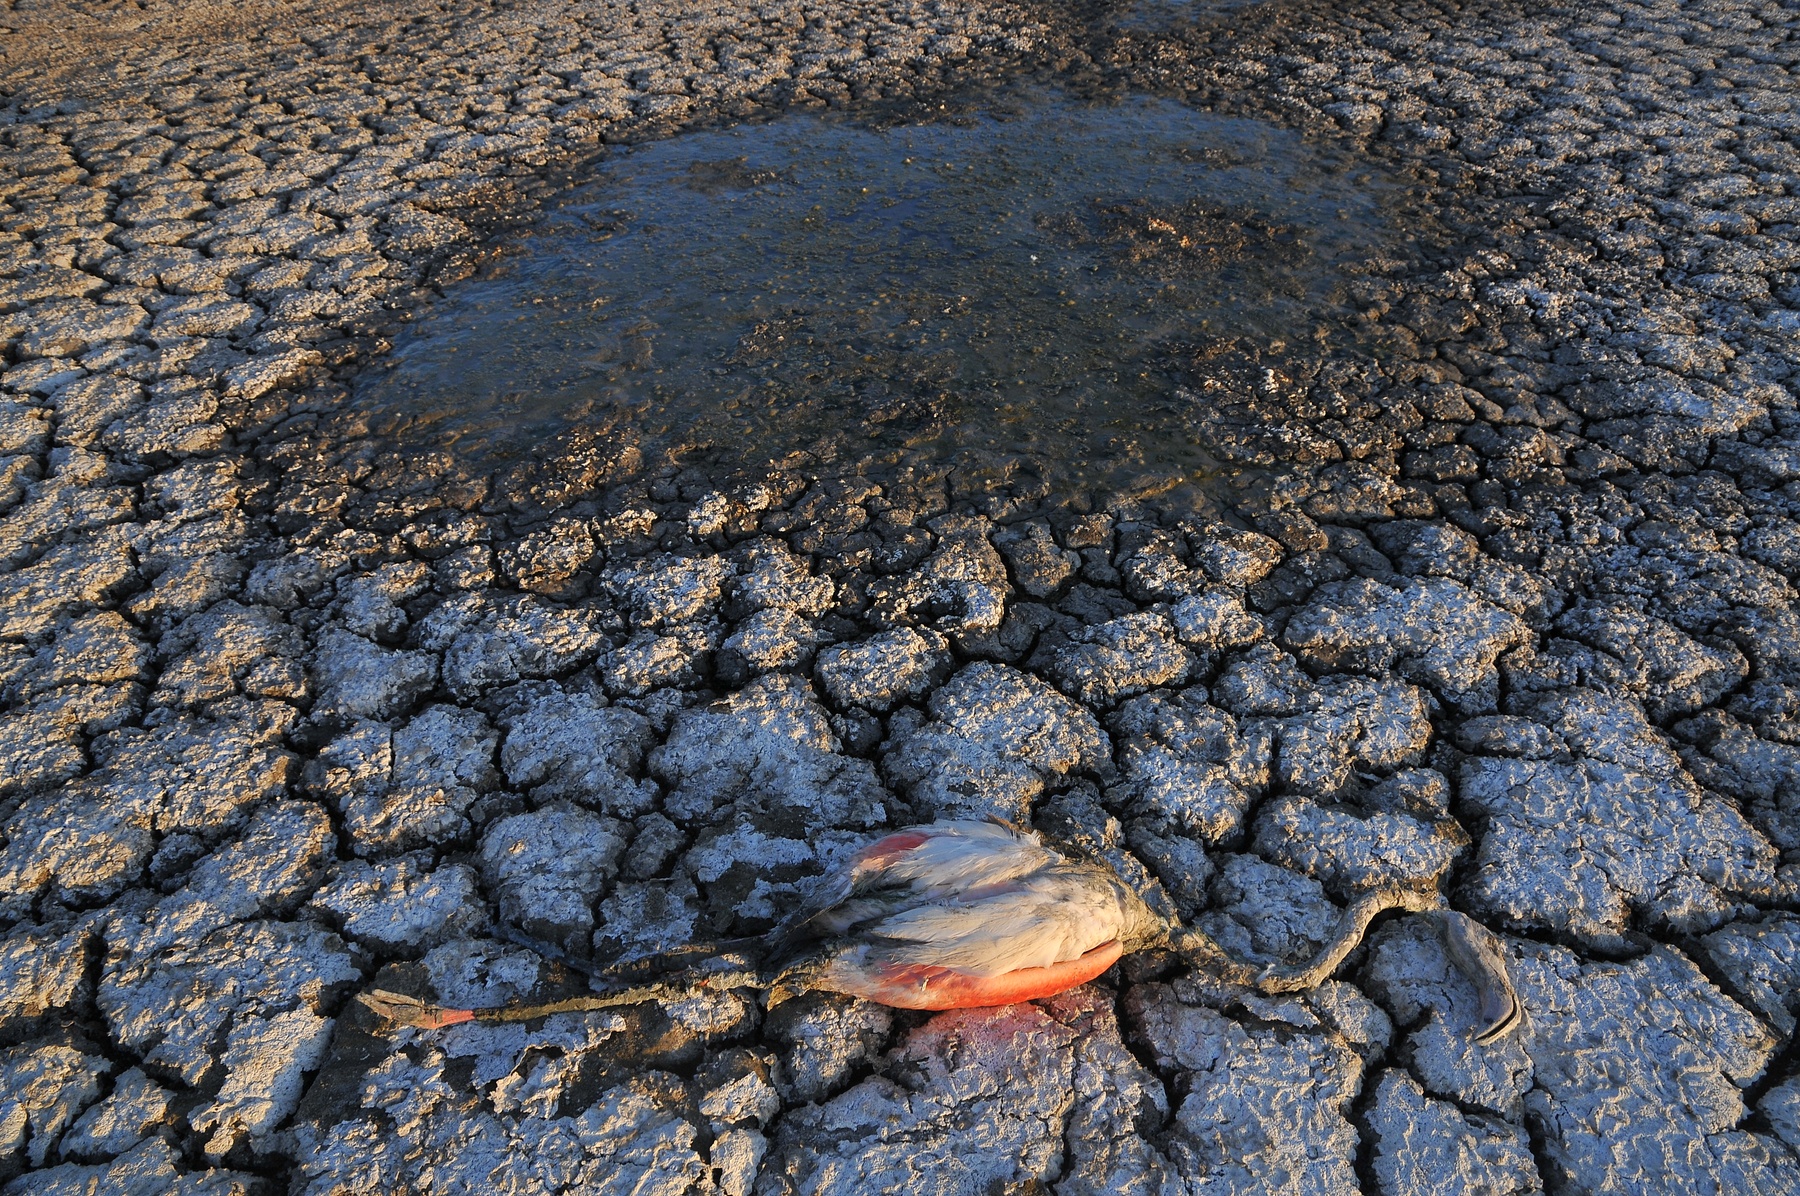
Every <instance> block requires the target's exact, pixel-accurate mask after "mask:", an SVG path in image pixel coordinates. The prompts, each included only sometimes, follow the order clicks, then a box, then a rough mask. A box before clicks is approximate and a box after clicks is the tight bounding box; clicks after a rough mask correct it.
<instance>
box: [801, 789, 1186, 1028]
mask: <svg viewBox="0 0 1800 1196" xmlns="http://www.w3.org/2000/svg"><path fill="white" fill-rule="evenodd" d="M1161 933H1163V926H1162V923H1161V922H1160V921H1158V920H1157V919H1156V918H1155V917H1154V915H1152V914H1151V913H1150V911H1149V910H1148V908H1146V907H1145V905H1144V903H1143V901H1142V899H1140V898H1139V897H1138V895H1137V894H1136V893H1134V892H1132V891H1131V890H1130V889H1129V888H1128V887H1126V885H1125V884H1124V883H1123V882H1122V881H1121V880H1120V879H1119V876H1118V874H1117V873H1116V872H1114V871H1113V870H1112V869H1111V868H1108V867H1106V866H1105V865H1103V864H1098V863H1093V862H1089V861H1085V860H1080V859H1077V858H1074V857H1072V856H1069V855H1065V854H1063V853H1062V852H1059V851H1055V850H1053V849H1051V848H1049V847H1047V846H1045V845H1044V843H1043V841H1042V840H1041V839H1039V838H1038V836H1037V835H1036V834H1034V833H1032V832H1028V831H1021V830H1018V829H1016V828H1014V827H1011V826H1005V825H1001V824H997V823H987V822H937V823H932V824H931V825H930V826H922V827H913V828H910V829H908V830H905V831H900V832H897V833H895V834H892V835H888V836H887V837H885V838H883V839H879V840H877V841H876V842H874V843H871V844H870V845H869V846H867V847H865V848H863V850H862V851H860V852H858V853H857V854H856V855H855V856H854V857H852V858H851V860H850V862H849V864H848V865H847V866H846V867H845V868H844V869H843V870H842V871H841V872H840V873H839V874H838V875H837V876H836V877H834V878H833V879H832V881H831V882H830V883H829V884H828V885H827V886H826V889H825V891H824V894H823V897H822V900H821V902H820V903H819V904H818V905H817V906H815V907H814V908H813V909H811V910H809V911H807V912H806V913H805V914H804V915H803V916H802V918H801V919H800V920H799V921H798V923H797V925H796V927H795V935H796V937H798V938H802V939H805V940H806V942H807V959H808V960H809V962H807V963H803V964H801V965H799V968H798V969H797V970H798V971H799V973H800V975H801V976H803V981H802V983H803V985H804V987H805V988H813V989H824V990H827V991H831V992H841V993H847V994H849V995H852V996H858V997H864V998H866V999H868V1000H872V1001H879V1002H881V1003H882V1004H884V1005H892V1006H895V1007H897V1008H901V1009H967V1008H974V1007H980V1006H987V1005H1008V1004H1011V1003H1013V1002H1015V1001H1027V1000H1031V999H1032V998H1034V997H1046V996H1051V995H1053V994H1055V993H1059V992H1062V991H1064V990H1065V989H1069V988H1073V987H1075V986H1076V985H1078V984H1084V983H1086V982H1087V981H1089V980H1092V979H1094V978H1095V977H1097V976H1099V975H1100V974H1101V973H1102V972H1104V971H1106V969H1107V968H1109V967H1111V966H1112V965H1113V963H1114V962H1115V961H1117V960H1118V958H1119V957H1120V956H1121V955H1123V954H1124V953H1125V952H1126V951H1128V950H1134V949H1136V948H1138V947H1141V946H1144V945H1147V944H1148V942H1149V941H1151V940H1153V939H1155V938H1156V937H1157V936H1158V935H1160V934H1161Z"/></svg>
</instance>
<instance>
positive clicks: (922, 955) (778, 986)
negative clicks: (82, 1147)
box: [363, 822, 1522, 1042]
mask: <svg viewBox="0 0 1800 1196" xmlns="http://www.w3.org/2000/svg"><path fill="white" fill-rule="evenodd" d="M1389 909H1404V910H1408V911H1411V912H1415V913H1427V914H1431V915H1432V916H1434V917H1436V918H1437V919H1438V921H1439V926H1440V929H1441V931H1442V933H1443V936H1444V942H1445V946H1446V949H1447V953H1448V954H1449V956H1450V959H1451V961H1452V962H1453V963H1454V964H1455V965H1456V966H1457V967H1458V968H1459V969H1460V970H1462V971H1463V973H1464V974H1465V975H1467V976H1468V977H1469V978H1470V980H1472V981H1473V982H1474V984H1475V986H1476V989H1477V992H1478V994H1479V996H1480V999H1481V1020H1482V1023H1483V1024H1482V1027H1481V1029H1480V1030H1479V1031H1478V1032H1477V1034H1476V1036H1475V1039H1476V1041H1477V1042H1491V1041H1493V1040H1495V1039H1497V1038H1500V1037H1501V1036H1503V1035H1505V1034H1506V1033H1508V1032H1509V1031H1510V1030H1512V1029H1513V1027H1514V1026H1516V1025H1518V1024H1519V1021H1520V1019H1521V1016H1522V1013H1521V1009H1520V1006H1519V1003H1518V999H1517V996H1516V995H1515V993H1514V991H1513V987H1512V983H1511V979H1510V977H1509V976H1508V974H1507V969H1506V964H1505V959H1504V956H1503V955H1502V953H1501V951H1500V947H1499V943H1498V941H1497V940H1496V939H1495V938H1494V936H1493V934H1492V933H1491V932H1489V931H1488V930H1487V929H1486V928H1485V927H1483V926H1482V925H1481V924H1480V923H1478V922H1475V921H1473V920H1472V919H1470V918H1468V917H1466V916H1464V915H1463V914H1461V913H1458V912H1456V911H1454V910H1450V909H1448V908H1446V907H1445V906H1444V902H1443V898H1442V897H1441V896H1439V895H1438V894H1437V893H1436V892H1435V891H1421V890H1415V889H1408V888H1403V887H1395V888H1385V889H1378V890H1374V891H1372V892H1369V893H1365V894H1363V895H1362V896H1361V897H1360V898H1359V899H1358V900H1357V901H1356V902H1354V903H1353V904H1352V905H1351V907H1350V909H1349V910H1348V911H1347V912H1346V913H1345V915H1344V918H1343V920H1342V921H1341V923H1340V924H1339V927H1338V930H1337V933H1336V934H1335V935H1334V936H1333V937H1332V940H1331V941H1330V942H1329V943H1327V944H1326V945H1325V947H1324V948H1323V949H1322V950H1321V951H1320V952H1319V953H1318V954H1317V955H1316V956H1314V957H1313V959H1311V960H1310V961H1307V962H1306V963H1305V964H1302V965H1300V966H1295V967H1278V968H1271V969H1268V970H1266V971H1264V972H1262V973H1261V974H1254V973H1249V972H1248V970H1247V969H1243V968H1242V966H1241V965H1235V966H1234V965H1232V964H1231V962H1230V961H1229V958H1228V957H1226V956H1225V955H1224V953H1223V952H1222V951H1221V950H1220V949H1219V948H1218V947H1217V945H1216V944H1213V943H1212V942H1211V940H1210V939H1208V938H1207V937H1206V936H1205V935H1203V934H1201V933H1200V932H1198V931H1195V930H1192V929H1190V928H1187V927H1182V926H1180V925H1177V924H1174V923H1172V922H1171V921H1169V920H1168V919H1165V918H1164V917H1162V916H1161V915H1159V914H1157V913H1156V912H1155V911H1153V910H1152V909H1151V908H1150V906H1149V905H1148V904H1147V903H1146V902H1145V901H1144V899H1143V898H1142V897H1141V896H1140V895H1139V894H1138V893H1137V892H1136V891H1135V890H1133V889H1132V887H1131V886H1130V885H1128V884H1127V883H1126V882H1125V880H1124V879H1123V878H1122V877H1121V876H1120V875H1119V873H1118V872H1117V871H1116V870H1115V869H1114V868H1112V867H1111V866H1109V865H1108V864H1106V863H1105V862H1104V861H1102V860H1099V859H1093V858H1089V857H1086V856H1084V855H1082V854H1081V853H1079V852H1077V851H1074V850H1072V849H1068V848H1059V847H1055V846H1051V845H1050V844H1047V843H1046V842H1045V841H1044V839H1043V837H1042V836H1041V835H1039V834H1037V833H1036V832H1033V831H1028V830H1023V829H1020V828H1018V827H1015V826H1012V825H1010V824H1007V823H1000V822H934V823H931V824H930V825H927V826H917V827H910V828H908V829H905V830H901V831H896V832H894V833H892V834H889V835H886V836H884V837H883V838H880V839H877V840H875V841H874V842H872V843H870V844H868V845H867V846H865V847H864V848H862V849H861V850H860V851H858V852H857V853H856V854H855V855H853V856H852V857H851V858H850V860H849V861H848V862H847V863H846V864H845V865H844V866H843V868H841V869H840V870H839V871H838V872H837V873H836V874H834V875H833V876H832V877H831V878H830V879H829V880H828V882H827V883H826V884H825V885H824V887H823V888H822V889H821V890H820V894H819V896H818V898H817V899H816V900H815V901H814V902H813V903H811V904H810V905H808V906H807V907H806V908H804V909H802V910H800V911H798V912H797V913H796V914H795V915H794V916H793V917H791V918H789V919H787V920H786V921H785V922H784V923H783V924H782V925H780V926H778V927H777V928H776V930H775V931H773V932H772V933H771V934H770V936H769V937H768V939H767V940H766V941H765V942H764V943H763V944H762V947H763V948H764V950H763V951H762V957H763V958H762V960H761V962H760V963H752V964H748V965H745V966H742V967H736V968H733V967H729V966H728V967H725V968H720V967H717V966H712V967H710V968H706V967H703V968H701V969H699V970H690V973H689V974H688V975H687V976H686V977H685V978H683V979H681V980H677V981H674V982H669V981H664V982H660V983H656V984H649V985H638V986H635V987H630V988H625V989H622V990H620V991H616V992H609V993H602V994H599V995H596V996H592V997H577V998H574V999H572V1000H569V1001H562V1002H557V1003H556V1004H555V1005H535V1006H508V1007H503V1008H500V1009H493V1010H445V1009H442V1008H439V1007H436V1006H428V1005H424V1004H423V1003H421V1002H418V1001H414V1000H412V999H411V998H407V997H403V996H399V995H398V994H393V993H384V992H374V993H368V994H364V996H363V1001H364V1003H365V1004H367V1005H369V1006H370V1007H371V1008H373V1009H375V1010H376V1011H377V1012H379V1013H381V1014H383V1015H384V1016H386V1017H388V1018H390V1019H393V1020H396V1021H400V1022H403V1023H407V1024H412V1025H419V1026H439V1025H449V1024H453V1023H455V1022H459V1021H470V1020H476V1019H482V1020H507V1021H516V1020H524V1019H527V1018H531V1017H541V1016H544V1015H545V1014H547V1013H551V1012H561V1011H568V1010H576V1009H597V1008H608V1007H615V1006H619V1005H626V1004H635V1003H641V1002H643V1001H647V1000H654V999H656V998H658V997H664V996H672V995H678V994H680V993H683V992H692V991H694V990H704V989H713V990H717V989H721V988H740V987H756V988H761V989H764V990H766V992H767V994H768V995H767V1004H768V1005H769V1006H770V1007H773V1006H775V1005H778V1004H780V1003H782V1002H783V1001H786V1000H788V999H790V998H792V997H794V996H796V995H798V994H800V993H804V992H809V991H822V992H836V993H845V994H848V995H850V996H855V997H862V998H864V999H866V1000H870V1001H877V1002H880V1003H881V1004H883V1005H891V1006H895V1007H898V1008H902V1009H958V1008H969V1007H976V1006H987V1005H1005V1004H1010V1003H1012V1002H1015V1001H1026V1000H1031V999H1033V998H1036V997H1047V996H1051V995H1053V994H1055V993H1059V992H1062V991H1064V990H1066V989H1070V988H1073V987H1075V986H1076V985H1078V984H1082V983H1085V982H1086V981H1089V980H1092V979H1094V978H1096V977H1098V976H1099V975H1100V974H1101V973H1102V972H1104V971H1106V969H1107V968H1109V967H1111V966H1112V965H1113V964H1114V963H1115V962H1116V961H1117V960H1118V959H1119V958H1120V957H1122V956H1124V955H1126V954H1129V953H1131V952H1133V951H1142V950H1147V949H1151V948H1158V947H1162V948H1169V949H1171V950H1173V951H1175V952H1176V953H1178V954H1180V955H1183V956H1186V957H1188V958H1189V959H1190V960H1193V961H1196V962H1197V963H1199V964H1200V965H1201V966H1206V965H1207V964H1209V963H1210V964H1212V965H1213V966H1219V965H1221V964H1223V966H1224V967H1226V968H1227V970H1231V971H1236V972H1240V973H1243V978H1244V979H1246V980H1248V981H1249V982H1250V983H1253V984H1254V985H1255V986H1256V987H1258V988H1260V989H1262V990H1263V991H1265V992H1292V991H1297V990H1300V989H1305V988H1310V987H1312V986H1314V985H1316V984H1318V983H1320V982H1321V981H1323V980H1324V979H1326V978H1327V977H1328V976H1330V975H1331V973H1332V972H1333V971H1334V970H1335V969H1336V968H1337V965H1338V964H1340V963H1341V962H1343V959H1344V957H1345V956H1347V955H1348V954H1349V953H1350V952H1351V951H1352V950H1354V949H1355V947H1356V945H1357V944H1358V943H1360V942H1361V941H1362V938H1363V936H1364V934H1365V933H1367V931H1368V927H1369V923H1370V922H1371V921H1372V920H1373V919H1374V918H1375V916H1376V915H1378V914H1380V913H1381V912H1383V911H1384V910H1389ZM699 953H700V954H702V955H704V956H707V957H708V958H709V959H710V960H712V961H716V960H718V959H720V958H726V957H727V954H728V953H720V952H713V951H711V950H710V949H708V948H700V949H699ZM683 954H686V953H683ZM605 978H606V977H604V976H602V979H605Z"/></svg>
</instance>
